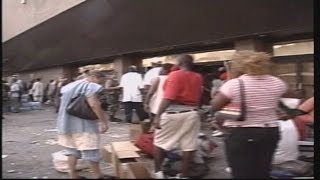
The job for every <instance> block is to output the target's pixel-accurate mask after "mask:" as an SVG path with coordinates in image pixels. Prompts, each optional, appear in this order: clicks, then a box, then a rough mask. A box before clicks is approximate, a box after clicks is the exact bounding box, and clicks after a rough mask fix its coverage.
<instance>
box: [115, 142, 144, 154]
mask: <svg viewBox="0 0 320 180" xmlns="http://www.w3.org/2000/svg"><path fill="white" fill-rule="evenodd" d="M111 145H112V147H113V149H114V151H115V152H120V151H140V149H139V148H137V147H136V146H135V145H133V144H132V143H131V142H130V141H121V142H113V143H111Z"/></svg>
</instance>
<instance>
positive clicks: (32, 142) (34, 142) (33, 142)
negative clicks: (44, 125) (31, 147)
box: [30, 141, 39, 144]
mask: <svg viewBox="0 0 320 180" xmlns="http://www.w3.org/2000/svg"><path fill="white" fill-rule="evenodd" d="M37 143H39V141H31V143H30V144H37Z"/></svg>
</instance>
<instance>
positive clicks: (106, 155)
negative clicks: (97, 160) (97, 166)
mask: <svg viewBox="0 0 320 180" xmlns="http://www.w3.org/2000/svg"><path fill="white" fill-rule="evenodd" d="M101 154H102V158H103V160H104V161H105V162H107V163H112V149H111V145H110V144H108V145H106V146H104V147H102V149H101Z"/></svg>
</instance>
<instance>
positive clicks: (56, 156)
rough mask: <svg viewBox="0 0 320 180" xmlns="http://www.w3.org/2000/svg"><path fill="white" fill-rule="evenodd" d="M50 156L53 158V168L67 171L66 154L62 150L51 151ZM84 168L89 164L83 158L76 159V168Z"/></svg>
mask: <svg viewBox="0 0 320 180" xmlns="http://www.w3.org/2000/svg"><path fill="white" fill-rule="evenodd" d="M52 158H53V165H54V169H55V170H57V171H59V172H68V171H69V168H68V156H66V155H65V154H64V151H58V152H55V153H52ZM86 168H89V164H88V163H87V162H86V161H84V160H83V159H78V162H77V166H76V169H77V170H81V169H86Z"/></svg>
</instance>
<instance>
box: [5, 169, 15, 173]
mask: <svg viewBox="0 0 320 180" xmlns="http://www.w3.org/2000/svg"><path fill="white" fill-rule="evenodd" d="M7 172H8V173H15V172H16V170H9V171H7Z"/></svg>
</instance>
